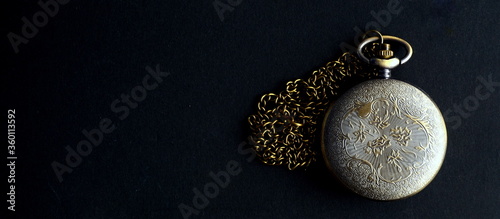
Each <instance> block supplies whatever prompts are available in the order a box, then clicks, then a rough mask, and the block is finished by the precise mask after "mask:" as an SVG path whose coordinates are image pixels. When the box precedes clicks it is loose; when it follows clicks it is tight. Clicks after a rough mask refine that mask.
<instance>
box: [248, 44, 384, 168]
mask: <svg viewBox="0 0 500 219" xmlns="http://www.w3.org/2000/svg"><path fill="white" fill-rule="evenodd" d="M376 45H377V44H376V43H373V44H372V46H369V47H365V48H366V49H365V54H366V53H368V54H369V56H370V57H371V56H373V54H374V51H375V47H376ZM375 75H376V70H375V69H374V68H373V67H371V66H370V65H367V64H365V63H364V62H362V61H360V60H359V59H358V58H357V57H356V56H354V55H352V54H350V53H344V54H343V55H342V56H341V57H340V58H339V59H338V60H336V61H332V62H329V63H327V64H326V66H324V67H321V68H320V69H318V70H316V71H314V72H313V73H312V75H311V77H309V78H307V79H305V80H302V79H297V80H295V81H289V82H287V83H286V89H285V90H283V91H281V92H279V93H277V94H275V93H268V94H264V95H263V96H262V97H261V98H260V101H259V103H258V105H257V110H258V111H257V114H254V115H250V116H249V117H248V122H249V123H250V129H251V132H252V135H251V139H252V140H253V149H254V150H255V152H256V153H257V156H258V157H259V158H260V160H262V162H264V163H265V164H269V165H286V166H287V167H288V169H290V170H293V169H295V168H297V167H307V166H308V165H309V164H311V163H312V162H314V161H315V160H316V151H317V147H315V144H316V142H318V139H317V137H318V133H319V132H320V131H321V124H322V120H323V117H324V115H325V112H326V110H327V109H328V107H329V105H330V104H331V102H332V101H333V100H334V99H335V98H336V97H337V95H338V94H339V92H342V91H343V90H345V89H346V87H349V86H352V84H353V81H354V82H359V81H360V80H366V79H369V78H372V77H374V76H375Z"/></svg>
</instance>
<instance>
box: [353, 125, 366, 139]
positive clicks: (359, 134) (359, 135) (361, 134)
mask: <svg viewBox="0 0 500 219" xmlns="http://www.w3.org/2000/svg"><path fill="white" fill-rule="evenodd" d="M353 134H354V136H356V142H364V141H365V139H366V134H368V130H366V129H365V125H363V123H362V122H360V123H359V129H358V130H356V131H355V132H354V133H353Z"/></svg>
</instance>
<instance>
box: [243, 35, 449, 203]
mask: <svg viewBox="0 0 500 219" xmlns="http://www.w3.org/2000/svg"><path fill="white" fill-rule="evenodd" d="M369 32H374V33H376V34H377V36H375V37H370V38H366V39H365V40H363V41H362V42H361V43H360V44H359V46H358V48H357V56H358V57H356V56H355V55H352V54H349V53H345V54H343V55H342V56H341V57H340V58H339V59H338V60H336V61H333V62H330V63H328V64H327V65H326V66H325V67H323V68H320V69H319V70H317V71H314V72H313V73H312V76H311V77H310V78H308V79H304V80H302V79H297V80H294V81H290V82H288V83H287V86H286V89H285V90H284V91H281V92H279V93H276V94H275V93H269V94H265V95H263V96H262V98H261V99H260V101H259V104H258V113H257V114H255V115H251V116H250V117H249V123H250V127H251V130H252V135H251V140H252V141H251V144H252V146H253V148H254V150H255V152H256V154H257V156H258V157H259V158H260V159H261V160H262V161H263V162H264V163H266V164H270V165H286V166H287V167H288V168H289V169H290V170H293V169H296V168H299V167H307V166H308V165H309V164H311V163H312V162H314V161H315V160H316V157H317V156H316V155H318V154H320V153H321V154H322V157H323V159H324V161H325V163H326V166H327V167H328V169H330V171H331V172H332V173H333V174H334V175H335V176H336V177H337V178H338V179H339V180H340V181H341V182H342V183H343V184H344V185H345V186H346V187H348V188H349V189H351V190H352V191H354V192H355V193H357V194H359V195H362V196H364V197H367V198H370V199H375V200H397V199H402V198H406V197H409V196H412V195H414V194H416V193H418V192H419V191H421V190H422V189H424V188H425V187H426V186H427V185H428V184H429V183H430V182H431V181H432V179H433V178H434V177H435V176H436V174H437V173H438V171H439V169H440V167H441V164H442V163H443V160H444V156H445V153H446V143H447V133H446V126H445V123H444V119H443V116H442V115H441V112H440V111H439V108H438V107H437V105H436V104H435V103H434V102H433V101H432V100H431V98H429V96H428V95H427V94H425V93H424V92H423V91H422V90H420V89H419V88H416V87H415V86H412V85H410V84H408V83H406V82H403V81H399V80H396V79H392V78H391V71H392V69H394V68H396V67H397V66H399V65H402V64H405V63H406V62H408V60H409V59H410V58H411V56H412V54H413V49H412V47H411V45H410V44H409V43H408V42H406V41H405V40H403V39H401V38H398V37H394V36H388V35H382V34H381V33H380V32H378V31H369ZM367 33H368V32H367ZM365 35H366V34H365ZM388 42H390V43H398V44H401V45H403V46H404V48H405V49H406V55H405V56H404V57H403V58H401V59H400V58H397V57H395V56H394V52H393V51H392V50H391V44H390V43H388ZM368 47H369V48H368ZM360 77H361V78H363V79H365V80H366V79H369V80H366V81H364V82H362V83H360V84H358V85H356V86H354V87H352V88H351V89H349V90H348V91H347V92H345V93H343V94H342V95H341V96H340V97H339V94H340V93H341V89H340V88H341V87H342V86H341V85H342V84H343V83H342V82H343V81H346V80H349V79H356V78H358V79H359V78H360ZM332 102H333V103H332ZM321 121H323V122H321ZM318 139H319V140H318ZM315 145H321V147H320V149H319V148H317V147H316V146H315ZM319 151H321V152H319Z"/></svg>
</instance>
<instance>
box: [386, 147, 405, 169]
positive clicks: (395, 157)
mask: <svg viewBox="0 0 500 219" xmlns="http://www.w3.org/2000/svg"><path fill="white" fill-rule="evenodd" d="M402 160H403V157H401V153H399V151H397V150H392V153H391V155H389V157H387V163H388V164H392V165H394V166H395V167H397V169H398V172H401V170H402V168H401V166H400V165H399V162H400V161H402Z"/></svg>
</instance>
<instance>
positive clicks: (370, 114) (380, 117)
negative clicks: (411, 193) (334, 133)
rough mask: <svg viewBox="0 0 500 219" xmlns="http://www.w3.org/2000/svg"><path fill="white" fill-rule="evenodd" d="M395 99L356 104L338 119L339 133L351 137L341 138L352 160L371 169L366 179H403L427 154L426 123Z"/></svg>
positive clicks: (411, 172)
mask: <svg viewBox="0 0 500 219" xmlns="http://www.w3.org/2000/svg"><path fill="white" fill-rule="evenodd" d="M398 101H399V100H398V99H397V98H389V99H384V98H380V99H375V100H372V101H369V102H366V103H358V104H356V105H354V106H353V107H354V108H353V109H351V110H348V111H347V113H346V115H345V116H344V120H343V121H342V125H341V130H342V135H345V136H349V135H351V136H353V138H343V142H344V143H343V144H344V148H345V150H346V152H347V154H348V155H349V156H350V157H351V159H352V161H353V162H355V161H359V162H360V163H361V164H367V165H368V166H369V167H370V168H371V172H372V174H370V176H369V178H370V179H368V180H369V181H375V182H377V183H378V182H379V181H380V180H382V181H385V182H390V183H393V182H398V181H401V180H404V179H407V178H408V177H409V176H411V175H412V174H413V173H414V172H415V170H416V168H418V167H419V166H420V165H423V163H424V160H425V158H426V157H427V150H426V149H427V145H428V144H429V135H428V130H429V129H430V126H429V125H428V122H427V121H426V120H425V118H420V117H417V116H413V113H412V112H408V111H406V110H405V109H401V108H399V106H398V104H397V103H398ZM368 106H369V107H368ZM389 148H390V149H389Z"/></svg>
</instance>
